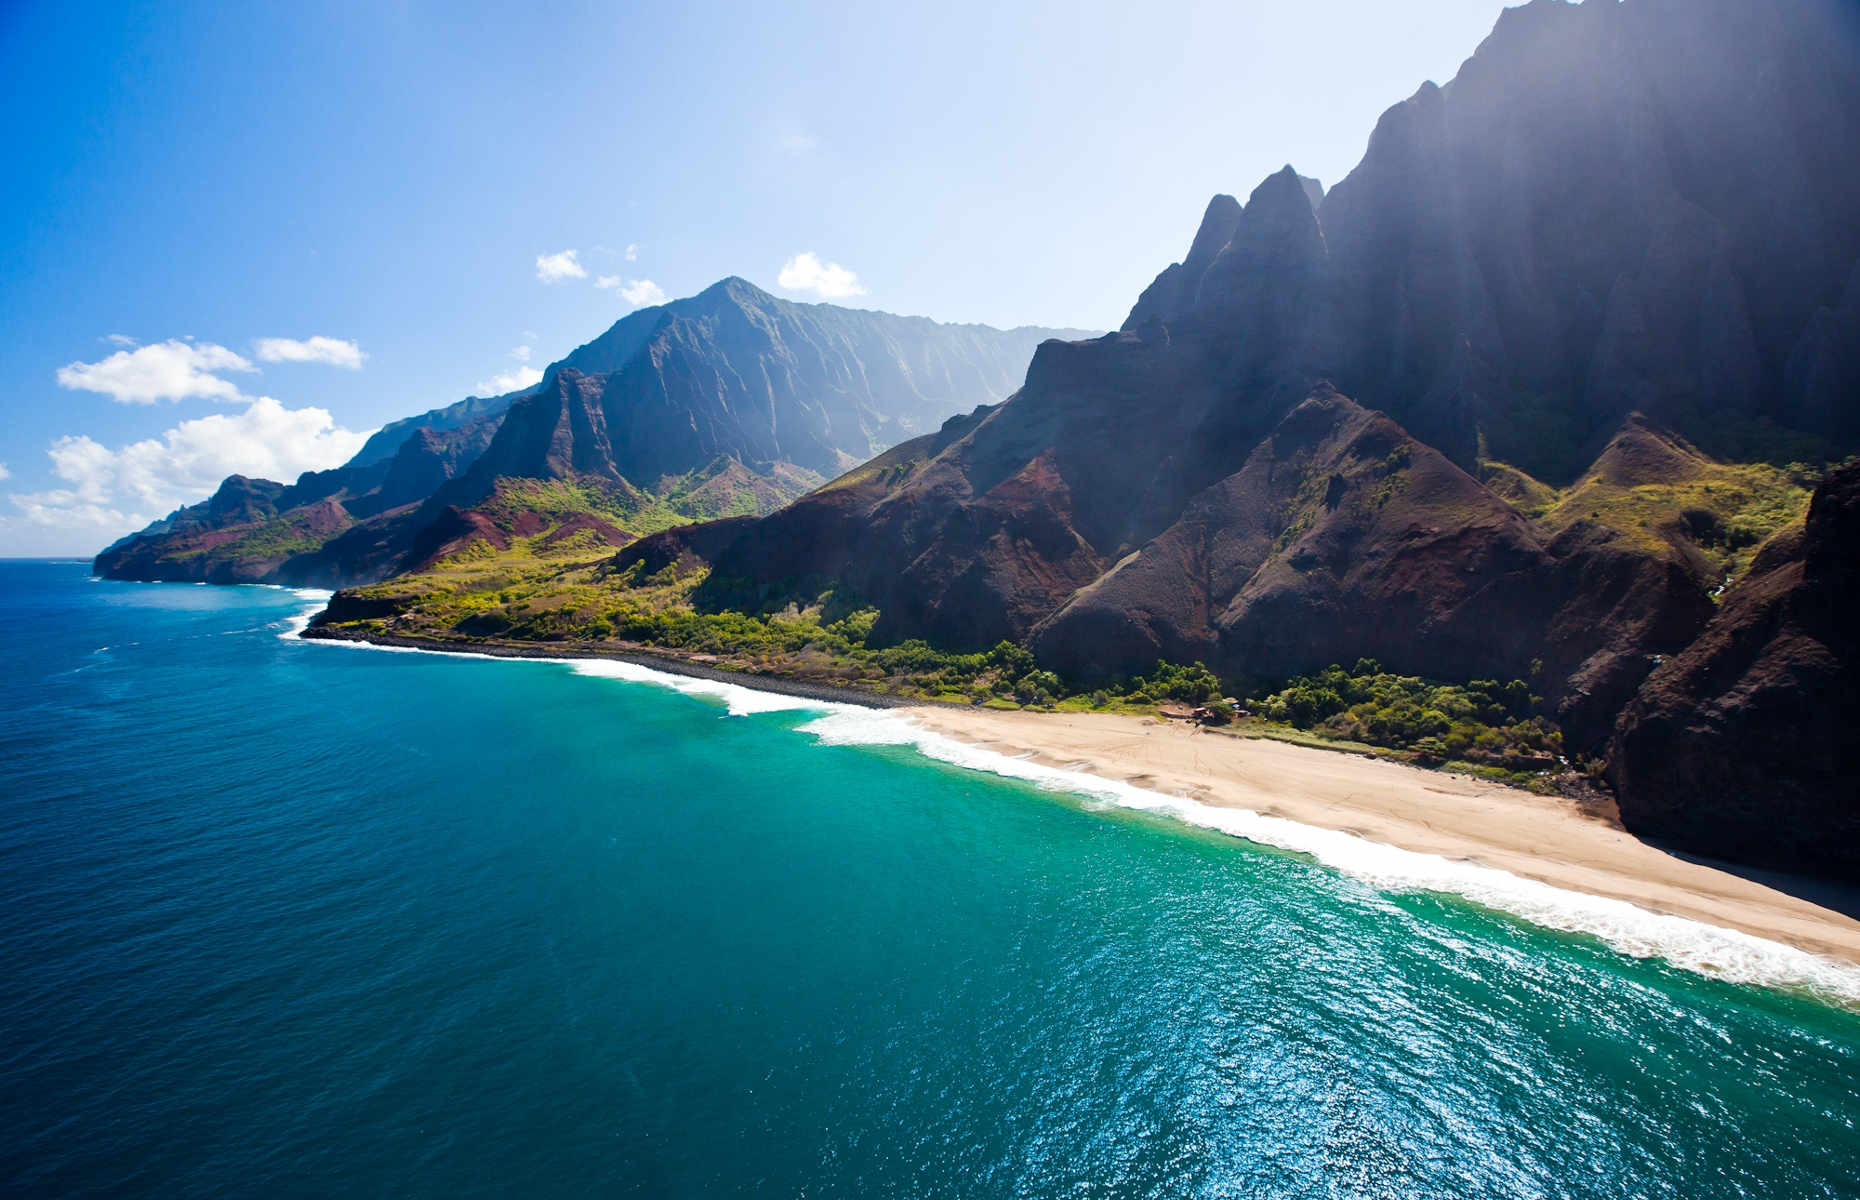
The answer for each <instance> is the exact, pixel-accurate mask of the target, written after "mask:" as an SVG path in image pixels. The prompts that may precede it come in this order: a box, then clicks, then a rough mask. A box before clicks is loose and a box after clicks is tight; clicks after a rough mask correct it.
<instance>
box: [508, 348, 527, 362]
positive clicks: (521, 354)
mask: <svg viewBox="0 0 1860 1200" xmlns="http://www.w3.org/2000/svg"><path fill="white" fill-rule="evenodd" d="M510 357H512V358H514V359H516V360H517V361H518V362H528V361H530V348H529V347H528V346H516V347H513V348H512V349H511V351H510Z"/></svg>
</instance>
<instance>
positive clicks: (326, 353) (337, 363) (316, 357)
mask: <svg viewBox="0 0 1860 1200" xmlns="http://www.w3.org/2000/svg"><path fill="white" fill-rule="evenodd" d="M252 352H253V353H254V354H256V355H257V356H258V358H259V361H260V362H269V363H282V362H289V363H328V364H329V365H330V366H332V367H345V368H347V369H348V370H351V371H359V370H361V369H362V360H363V359H365V358H367V357H368V356H367V355H366V354H363V353H362V348H361V347H360V346H358V345H356V344H355V343H354V342H346V341H343V340H342V339H341V338H332V337H322V336H317V337H309V338H305V339H304V340H302V341H298V340H297V339H296V338H277V337H269V338H259V339H258V340H257V341H255V342H253V343H252Z"/></svg>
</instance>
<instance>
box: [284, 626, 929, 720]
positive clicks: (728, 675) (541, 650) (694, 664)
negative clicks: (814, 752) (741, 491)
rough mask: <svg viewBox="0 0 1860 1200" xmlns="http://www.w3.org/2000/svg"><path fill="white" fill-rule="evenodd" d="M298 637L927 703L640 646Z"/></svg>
mask: <svg viewBox="0 0 1860 1200" xmlns="http://www.w3.org/2000/svg"><path fill="white" fill-rule="evenodd" d="M301 636H302V637H304V638H306V639H309V640H321V641H331V642H359V643H365V644H367V645H372V646H389V647H393V648H395V649H399V650H430V651H434V652H438V653H445V654H477V655H483V656H485V657H488V658H536V659H562V658H586V659H606V660H610V661H613V662H624V663H632V664H633V665H634V666H639V667H650V668H652V669H653V670H655V671H665V672H668V673H669V674H673V675H686V676H689V677H691V678H693V679H705V680H709V681H711V682H712V683H733V684H737V685H738V686H741V687H748V688H754V689H756V690H757V691H763V692H774V693H775V694H777V695H781V696H796V697H799V698H800V699H803V700H819V701H822V702H824V703H828V704H855V705H859V706H860V707H863V708H874V709H892V708H922V707H925V706H929V705H931V704H932V703H933V702H932V701H928V700H922V699H918V698H917V697H914V696H887V695H885V694H884V693H882V692H872V691H866V690H864V689H861V688H851V687H843V686H839V685H835V684H828V683H816V682H814V681H812V680H807V679H797V678H795V677H794V676H791V675H774V674H756V673H753V672H749V671H734V670H729V669H726V668H723V667H717V666H712V665H710V664H708V663H705V662H702V661H697V660H694V659H691V658H686V657H680V656H678V655H673V654H655V653H652V652H651V651H643V650H619V649H613V650H608V649H599V650H596V649H590V648H589V647H587V646H582V645H563V646H548V645H542V644H540V643H528V644H519V643H514V642H491V641H468V640H466V639H463V638H459V639H452V638H428V637H407V636H404V635H401V634H392V633H358V632H356V631H354V630H350V629H336V628H331V627H329V626H317V625H311V626H310V627H309V628H308V629H305V630H304V631H303V633H302V635H301ZM945 707H950V708H961V707H963V706H961V705H947V706H945Z"/></svg>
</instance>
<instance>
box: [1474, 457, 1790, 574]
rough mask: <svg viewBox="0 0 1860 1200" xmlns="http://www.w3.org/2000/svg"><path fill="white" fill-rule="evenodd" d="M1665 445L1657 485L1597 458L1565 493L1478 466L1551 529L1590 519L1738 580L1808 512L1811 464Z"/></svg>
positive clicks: (1496, 465)
mask: <svg viewBox="0 0 1860 1200" xmlns="http://www.w3.org/2000/svg"><path fill="white" fill-rule="evenodd" d="M1661 443H1662V449H1663V450H1664V451H1665V452H1666V453H1667V454H1669V455H1671V456H1672V457H1671V458H1670V459H1668V460H1666V461H1665V462H1663V463H1662V464H1661V467H1662V468H1663V469H1662V471H1661V475H1662V477H1661V478H1659V479H1658V480H1657V481H1655V482H1641V481H1640V480H1639V479H1638V478H1637V477H1635V476H1634V475H1632V474H1629V475H1627V476H1625V477H1624V476H1622V475H1621V474H1620V473H1618V472H1616V471H1613V470H1610V469H1609V468H1608V467H1607V466H1605V465H1604V463H1600V462H1598V463H1597V464H1596V467H1595V469H1592V470H1591V471H1590V472H1589V473H1588V474H1587V475H1584V476H1583V477H1582V478H1581V479H1578V480H1577V481H1576V482H1575V483H1574V484H1572V485H1570V486H1569V487H1567V488H1564V489H1561V490H1559V489H1556V488H1552V487H1549V486H1547V485H1545V484H1543V483H1541V482H1539V481H1538V480H1535V479H1533V478H1531V477H1530V476H1529V475H1527V474H1525V473H1524V472H1523V471H1520V470H1518V469H1517V468H1516V467H1513V466H1510V465H1508V464H1506V463H1502V462H1496V461H1491V460H1487V461H1484V462H1482V463H1480V476H1481V478H1482V479H1483V480H1484V482H1485V484H1486V486H1487V487H1489V488H1491V489H1492V490H1493V491H1494V492H1497V493H1498V494H1499V495H1500V496H1502V497H1504V498H1505V500H1506V501H1507V502H1509V503H1510V504H1511V506H1512V507H1514V508H1516V509H1518V510H1519V511H1520V512H1522V513H1524V514H1525V515H1526V516H1528V517H1533V518H1536V519H1538V520H1540V521H1542V522H1543V524H1544V526H1545V528H1546V529H1547V531H1548V532H1550V533H1551V534H1557V533H1561V532H1562V531H1563V530H1564V529H1567V528H1568V527H1569V526H1571V525H1574V524H1575V523H1576V522H1578V521H1588V522H1591V523H1593V524H1596V525H1600V526H1602V527H1604V528H1606V529H1611V530H1614V531H1615V532H1617V533H1619V534H1621V535H1623V536H1624V537H1625V538H1627V540H1628V541H1629V542H1630V543H1631V544H1633V545H1635V546H1637V547H1639V548H1640V549H1643V550H1651V551H1656V552H1657V551H1661V550H1665V549H1667V548H1669V547H1672V548H1679V549H1681V550H1683V551H1686V552H1688V553H1689V552H1691V551H1697V552H1698V553H1700V554H1703V555H1704V556H1705V558H1706V559H1707V560H1708V561H1709V563H1710V565H1711V568H1712V569H1713V570H1715V571H1717V572H1718V573H1719V574H1721V575H1725V576H1729V577H1731V578H1732V579H1734V580H1735V579H1736V578H1738V577H1739V576H1741V575H1742V574H1743V573H1744V571H1745V569H1746V568H1748V567H1749V565H1750V560H1751V558H1752V557H1753V556H1754V554H1755V551H1756V547H1758V546H1759V545H1761V544H1762V543H1763V542H1764V540H1765V539H1767V538H1769V537H1770V536H1771V535H1772V534H1774V533H1776V532H1777V531H1778V530H1781V529H1783V528H1785V527H1787V526H1789V525H1791V524H1793V523H1795V522H1797V521H1800V520H1801V519H1802V516H1803V514H1804V513H1806V512H1807V511H1808V500H1809V496H1810V494H1811V492H1812V490H1813V488H1814V484H1815V481H1816V479H1817V478H1818V474H1819V473H1818V472H1817V471H1816V470H1815V469H1814V468H1812V467H1810V466H1807V465H1805V464H1803V463H1791V464H1789V465H1788V466H1784V467H1776V466H1771V465H1769V464H1767V463H1721V462H1714V461H1713V460H1711V459H1709V458H1706V457H1705V456H1704V455H1702V454H1699V453H1698V452H1697V451H1696V450H1693V449H1692V448H1691V447H1689V446H1686V445H1685V444H1684V443H1683V442H1678V441H1676V440H1674V441H1666V440H1665V439H1661ZM1605 461H1606V459H1604V462H1605Z"/></svg>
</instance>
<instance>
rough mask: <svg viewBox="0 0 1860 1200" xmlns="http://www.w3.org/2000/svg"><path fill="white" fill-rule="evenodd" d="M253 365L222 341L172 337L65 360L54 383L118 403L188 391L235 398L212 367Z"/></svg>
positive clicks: (229, 384) (242, 368) (226, 368)
mask: <svg viewBox="0 0 1860 1200" xmlns="http://www.w3.org/2000/svg"><path fill="white" fill-rule="evenodd" d="M256 369H257V368H255V367H253V366H252V364H251V363H249V362H247V361H246V360H245V359H243V358H241V357H239V356H238V355H237V354H234V353H233V352H232V351H231V350H228V349H227V348H226V347H224V346H216V345H214V344H213V343H212V342H201V343H199V344H198V345H196V344H194V343H192V342H185V341H178V340H175V339H172V338H171V339H169V340H168V341H165V342H156V343H155V344H154V345H150V346H143V347H141V348H139V349H136V350H118V351H117V352H116V353H115V354H112V355H110V356H109V357H108V358H105V359H102V360H100V361H98V362H94V363H85V362H74V363H67V364H66V365H64V366H62V367H60V368H58V386H59V387H62V388H70V389H72V390H73V391H85V392H99V393H101V394H103V395H105V396H108V397H109V398H110V399H112V400H114V401H116V402H117V403H118V404H153V403H155V401H157V400H182V399H185V398H187V397H189V396H207V397H210V398H212V399H215V400H237V399H239V388H238V386H237V385H236V384H234V383H233V382H232V381H231V380H228V379H221V378H220V377H219V376H218V375H216V374H214V373H213V372H215V371H253V370H256Z"/></svg>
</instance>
